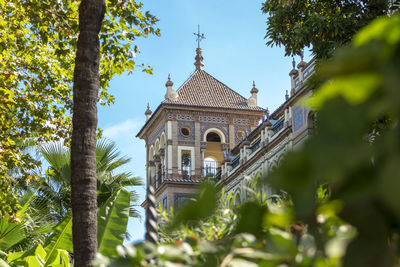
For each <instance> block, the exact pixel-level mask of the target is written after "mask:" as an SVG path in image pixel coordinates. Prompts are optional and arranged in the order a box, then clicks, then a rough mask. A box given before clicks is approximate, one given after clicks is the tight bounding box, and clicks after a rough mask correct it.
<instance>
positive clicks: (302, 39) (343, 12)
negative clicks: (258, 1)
mask: <svg viewBox="0 0 400 267" xmlns="http://www.w3.org/2000/svg"><path fill="white" fill-rule="evenodd" d="M388 5H389V1H388V0H345V1H339V0H337V1H332V0H322V1H321V0H286V1H283V0H266V1H265V2H264V3H263V5H262V11H263V12H264V13H265V14H268V19H267V33H266V36H265V38H266V39H267V45H269V46H273V45H277V46H281V45H283V46H284V47H285V55H286V56H293V55H300V53H301V51H302V50H303V49H304V48H305V47H310V48H311V51H312V53H313V54H314V55H315V56H316V57H317V58H327V57H330V56H331V55H332V53H333V51H334V49H335V48H337V47H340V46H342V45H344V44H346V43H348V42H349V41H350V40H351V39H352V37H353V35H354V34H355V33H356V32H357V31H359V30H360V29H361V28H362V27H364V26H366V25H367V24H369V23H370V22H371V21H372V20H373V19H375V18H376V17H378V16H381V15H384V14H386V13H387V11H388Z"/></svg>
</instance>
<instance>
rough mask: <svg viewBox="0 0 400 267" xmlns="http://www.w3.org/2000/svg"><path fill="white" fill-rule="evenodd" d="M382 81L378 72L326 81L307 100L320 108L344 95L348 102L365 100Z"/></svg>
mask: <svg viewBox="0 0 400 267" xmlns="http://www.w3.org/2000/svg"><path fill="white" fill-rule="evenodd" d="M381 83H382V78H381V76H380V75H379V74H376V73H362V74H353V75H348V76H345V77H338V78H335V79H334V80H332V81H328V82H326V83H325V84H324V85H323V86H322V87H321V88H319V89H318V91H316V93H315V94H314V96H313V97H311V98H310V99H309V100H308V101H307V102H308V104H309V105H311V106H312V107H313V108H316V109H319V108H321V106H322V105H323V104H324V103H325V102H326V101H327V100H329V99H332V98H335V97H337V96H343V97H344V98H345V99H346V100H347V101H348V102H350V103H354V104H358V103H361V102H364V101H365V100H366V99H367V98H368V97H369V96H370V95H371V94H372V93H373V92H374V91H375V90H376V89H377V88H378V86H379V85H381Z"/></svg>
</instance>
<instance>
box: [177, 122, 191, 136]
mask: <svg viewBox="0 0 400 267" xmlns="http://www.w3.org/2000/svg"><path fill="white" fill-rule="evenodd" d="M182 127H187V128H189V129H190V134H189V136H184V135H182V133H181V128H182ZM178 139H179V140H194V122H192V121H178Z"/></svg>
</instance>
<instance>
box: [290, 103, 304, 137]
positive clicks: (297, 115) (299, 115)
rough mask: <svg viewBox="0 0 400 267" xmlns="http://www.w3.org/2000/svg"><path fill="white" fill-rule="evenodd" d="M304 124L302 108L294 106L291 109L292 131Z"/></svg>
mask: <svg viewBox="0 0 400 267" xmlns="http://www.w3.org/2000/svg"><path fill="white" fill-rule="evenodd" d="M303 124H304V116H303V108H302V107H296V108H295V109H294V110H293V131H294V132H296V131H297V130H299V129H300V128H301V127H302V126H303Z"/></svg>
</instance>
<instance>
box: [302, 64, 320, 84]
mask: <svg viewBox="0 0 400 267" xmlns="http://www.w3.org/2000/svg"><path fill="white" fill-rule="evenodd" d="M316 63H317V62H315V61H314V62H313V63H312V64H311V65H310V66H308V68H307V69H306V70H305V71H304V72H303V80H304V81H305V80H307V79H308V77H310V76H311V74H313V73H314V67H315V64H316Z"/></svg>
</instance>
